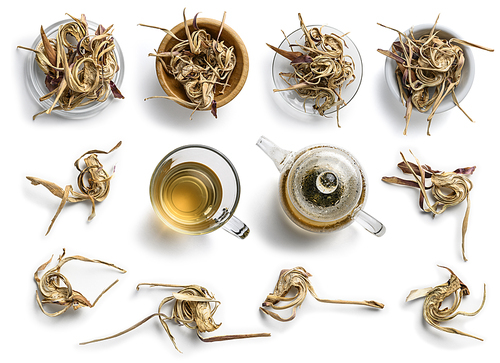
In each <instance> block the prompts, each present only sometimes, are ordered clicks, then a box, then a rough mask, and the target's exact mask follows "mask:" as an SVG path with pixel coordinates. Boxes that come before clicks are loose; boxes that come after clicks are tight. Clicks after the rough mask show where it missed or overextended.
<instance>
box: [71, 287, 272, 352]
mask: <svg viewBox="0 0 500 363" xmlns="http://www.w3.org/2000/svg"><path fill="white" fill-rule="evenodd" d="M140 286H150V287H167V288H180V289H181V290H179V291H178V292H174V293H173V294H172V296H168V297H166V298H164V299H163V300H162V301H161V303H160V306H159V307H158V312H157V313H154V314H151V315H149V316H148V317H146V318H145V319H143V320H141V321H140V322H138V323H137V324H135V325H133V326H131V327H130V328H128V329H126V330H124V331H122V332H120V333H117V334H114V335H112V336H109V337H106V338H101V339H95V340H92V341H89V342H84V343H80V344H81V345H85V344H90V343H95V342H100V341H103V340H108V339H112V338H116V337H119V336H121V335H123V334H125V333H128V332H130V331H131V330H134V329H135V328H137V327H139V326H141V325H142V324H144V323H145V322H147V321H148V320H149V319H151V318H153V317H155V316H158V318H159V319H160V323H161V325H162V326H163V328H164V329H165V331H166V332H167V334H168V336H169V337H170V340H171V341H172V344H173V345H174V347H175V349H177V350H178V351H179V352H181V351H180V350H179V348H177V344H175V338H174V336H173V335H172V333H171V332H170V328H169V327H168V324H167V322H168V321H171V320H173V321H174V322H176V323H177V324H181V325H183V326H185V327H186V328H189V329H192V330H196V334H197V335H198V338H200V340H202V341H204V342H216V341H224V340H233V339H244V338H257V337H268V336H270V335H271V334H268V333H258V334H237V335H221V336H215V337H210V338H204V337H203V336H202V335H201V333H205V332H209V333H210V332H212V331H214V330H216V329H218V328H219V327H220V326H221V324H217V323H215V321H214V319H213V316H214V314H215V312H216V311H217V308H218V307H219V305H220V302H219V301H218V300H216V299H215V296H214V295H213V294H212V293H211V292H210V291H208V290H207V289H206V288H204V287H202V286H199V285H187V286H185V285H171V284H149V283H142V284H139V285H137V289H138V290H139V287H140ZM169 302H173V304H174V305H173V308H172V315H170V316H169V315H167V314H165V313H163V312H162V311H161V310H162V308H163V306H164V305H166V304H167V303H169Z"/></svg>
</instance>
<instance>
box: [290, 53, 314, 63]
mask: <svg viewBox="0 0 500 363" xmlns="http://www.w3.org/2000/svg"><path fill="white" fill-rule="evenodd" d="M312 61H313V59H312V58H311V56H310V55H308V54H303V55H301V56H299V57H297V58H295V59H293V60H292V61H291V62H290V64H299V63H312Z"/></svg>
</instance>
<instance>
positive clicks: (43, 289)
mask: <svg viewBox="0 0 500 363" xmlns="http://www.w3.org/2000/svg"><path fill="white" fill-rule="evenodd" d="M65 254H66V250H65V249H63V253H62V255H61V256H59V260H58V262H57V265H56V266H55V267H53V268H51V269H50V270H48V271H47V272H45V273H44V274H43V275H42V277H41V278H40V277H39V276H38V274H39V273H40V272H41V271H43V270H45V269H46V268H47V266H48V264H49V263H50V262H51V261H52V257H53V256H52V257H51V258H50V259H49V260H48V261H47V262H45V263H44V264H43V265H41V266H40V267H39V268H38V269H37V270H36V271H35V282H36V284H37V286H38V290H39V291H40V295H41V296H42V299H40V296H39V293H38V291H37V292H36V301H37V303H38V306H39V307H40V309H41V310H42V312H43V313H44V314H45V315H47V316H50V317H55V316H59V315H61V314H62V313H64V312H66V311H67V310H68V309H69V308H70V307H73V309H74V310H76V309H79V308H81V307H89V308H92V307H94V306H95V304H97V301H99V299H100V298H101V296H102V295H103V294H104V293H106V292H107V291H108V290H109V289H110V288H111V287H113V286H114V285H115V284H116V283H117V282H118V280H116V281H115V282H113V283H112V284H111V285H110V286H108V287H107V288H106V289H105V290H104V291H103V292H101V293H100V294H99V296H98V297H97V298H96V299H95V301H94V302H93V303H91V302H90V301H89V300H87V298H86V297H85V296H83V295H82V294H81V293H80V292H78V291H76V290H73V288H72V286H71V284H70V282H69V281H68V279H67V278H66V277H65V276H64V275H63V274H61V272H60V270H61V267H62V266H63V265H64V264H65V263H66V262H69V261H73V260H78V261H83V262H92V263H99V264H103V265H106V266H110V267H113V268H115V269H117V270H119V271H120V272H123V273H126V272H127V271H125V270H124V269H122V268H120V267H117V266H115V265H113V264H111V263H108V262H104V261H100V260H91V259H88V258H86V257H82V256H70V257H64V255H65ZM61 282H62V284H61ZM44 304H56V305H61V306H63V308H62V309H61V310H59V311H57V312H55V313H50V312H48V311H46V310H45V309H44V307H43V305H44Z"/></svg>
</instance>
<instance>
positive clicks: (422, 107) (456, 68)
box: [378, 15, 494, 135]
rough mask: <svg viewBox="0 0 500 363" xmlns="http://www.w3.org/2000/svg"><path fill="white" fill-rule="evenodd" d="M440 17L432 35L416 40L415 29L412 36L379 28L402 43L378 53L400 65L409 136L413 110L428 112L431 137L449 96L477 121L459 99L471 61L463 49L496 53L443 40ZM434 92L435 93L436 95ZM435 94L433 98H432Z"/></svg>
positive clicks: (457, 40) (398, 79)
mask: <svg viewBox="0 0 500 363" xmlns="http://www.w3.org/2000/svg"><path fill="white" fill-rule="evenodd" d="M438 19H439V15H438V17H437V19H436V21H435V23H434V26H433V27H432V29H431V31H430V32H429V34H425V35H423V36H421V37H420V38H418V39H416V38H415V35H414V34H413V28H412V30H411V31H410V34H408V35H407V34H404V33H402V32H400V31H398V30H396V29H393V28H390V27H388V26H385V25H382V24H379V25H380V26H383V27H384V28H387V29H390V30H393V31H395V32H397V33H398V36H399V40H397V41H395V42H394V43H393V44H392V47H391V50H390V51H389V50H383V49H378V52H379V53H381V54H383V55H385V56H386V57H388V58H390V59H393V60H394V61H396V64H397V67H396V69H395V73H396V78H397V81H398V86H399V92H400V97H401V102H402V103H403V104H405V105H406V114H405V117H404V118H405V119H406V127H405V129H404V132H403V134H404V135H406V131H407V129H408V124H409V122H410V117H411V113H412V110H413V108H415V109H417V111H419V112H427V111H429V110H430V114H429V116H428V117H427V121H428V126H427V135H430V127H431V121H432V118H433V117H434V114H435V113H436V111H437V109H438V107H439V105H440V104H441V103H442V102H443V100H444V99H445V97H446V96H448V95H450V94H451V96H452V99H453V102H454V103H455V104H456V105H457V107H458V108H459V109H460V110H461V111H462V112H463V113H464V114H465V116H466V117H467V118H468V119H469V120H471V121H473V120H472V119H471V118H470V117H469V115H467V113H466V112H465V111H464V110H463V109H462V107H460V104H459V102H458V100H457V97H456V95H455V88H456V87H457V86H458V85H459V83H460V79H461V76H462V68H463V66H464V64H465V62H466V61H467V59H465V56H464V51H463V50H462V48H461V47H460V46H470V47H475V48H479V49H483V50H486V51H489V52H493V51H494V50H493V49H491V48H486V47H483V46H480V45H477V44H473V43H470V42H467V41H465V40H460V39H456V38H452V39H449V40H448V39H441V38H439V36H438V34H439V31H437V30H436V24H437V22H438ZM433 89H434V91H432V90H433ZM431 92H432V94H430V93H431Z"/></svg>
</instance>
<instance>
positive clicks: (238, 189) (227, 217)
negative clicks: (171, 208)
mask: <svg viewBox="0 0 500 363" xmlns="http://www.w3.org/2000/svg"><path fill="white" fill-rule="evenodd" d="M195 148H200V149H205V150H208V151H211V152H213V153H215V154H217V155H218V156H220V157H221V158H222V159H223V160H224V161H225V162H226V163H227V165H228V166H229V168H230V169H231V171H232V172H233V175H234V181H235V183H236V192H235V197H234V202H233V203H232V207H231V210H229V211H227V213H226V214H223V215H222V219H220V220H219V221H218V223H215V224H214V225H213V226H211V227H210V228H208V229H206V230H203V231H196V232H191V231H185V230H182V229H180V228H178V227H176V226H173V225H172V224H170V223H168V222H167V221H165V220H164V219H163V218H160V220H161V221H163V222H164V223H165V224H166V225H168V227H169V228H172V229H173V230H175V231H177V232H180V233H183V234H189V235H203V234H208V233H211V232H213V231H215V230H217V229H219V228H220V227H222V226H223V225H224V224H226V222H228V221H229V220H230V219H231V217H232V216H233V215H234V213H235V211H236V208H237V207H238V204H239V201H240V195H241V183H240V178H239V176H238V172H237V171H236V168H235V167H234V165H233V163H232V162H231V161H230V160H229V159H228V157H227V156H226V155H224V154H223V153H222V152H220V151H219V150H217V149H215V148H213V147H211V146H208V145H204V144H188V145H183V146H179V147H177V148H175V149H173V150H172V151H170V152H169V153H168V154H167V155H165V156H164V157H163V158H162V159H161V160H160V162H159V163H158V164H157V165H156V167H155V169H154V171H153V174H152V175H151V180H150V183H149V198H150V201H151V204H152V206H153V210H154V209H155V205H156V204H155V202H154V199H153V197H152V193H151V191H152V188H153V181H154V179H155V177H156V175H157V172H158V170H159V169H160V166H161V165H162V164H163V163H164V162H165V161H166V160H168V159H169V158H170V157H171V156H172V155H174V154H175V153H177V152H179V151H182V150H185V149H195ZM155 214H157V215H158V213H156V211H155Z"/></svg>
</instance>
